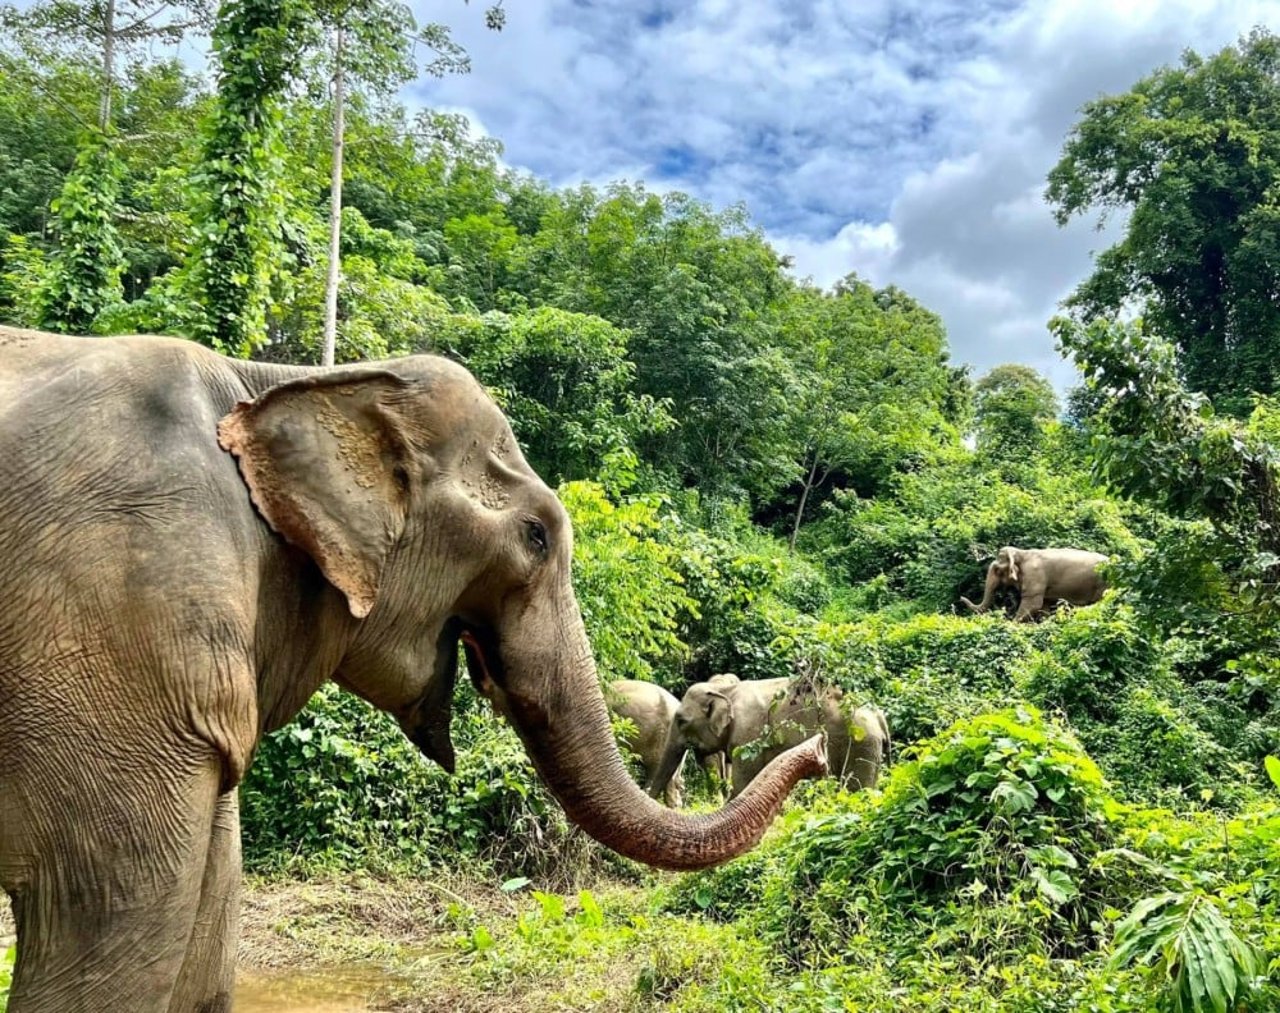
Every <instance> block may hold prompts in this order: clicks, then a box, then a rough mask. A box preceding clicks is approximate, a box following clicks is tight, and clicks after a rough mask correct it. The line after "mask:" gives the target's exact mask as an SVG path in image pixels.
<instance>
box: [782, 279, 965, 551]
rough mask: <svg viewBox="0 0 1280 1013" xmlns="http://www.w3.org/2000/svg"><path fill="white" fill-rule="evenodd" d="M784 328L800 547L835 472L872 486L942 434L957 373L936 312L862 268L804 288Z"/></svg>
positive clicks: (839, 479)
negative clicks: (815, 503) (827, 285)
mask: <svg viewBox="0 0 1280 1013" xmlns="http://www.w3.org/2000/svg"><path fill="white" fill-rule="evenodd" d="M781 330H782V336H783V340H784V341H785V342H786V345H787V348H788V358H789V359H790V362H791V365H792V369H793V371H794V376H795V381H794V384H793V386H792V388H791V390H790V391H789V393H788V401H789V403H790V409H791V410H790V412H789V418H790V422H791V427H792V433H793V438H794V439H795V441H796V444H795V445H796V455H797V461H796V473H798V475H799V495H798V498H797V501H796V505H795V509H794V511H793V519H792V523H791V537H790V545H791V546H792V548H794V546H795V542H796V538H797V536H798V534H799V532H800V525H801V523H802V522H803V521H804V517H805V512H806V509H809V508H811V507H812V497H813V496H814V494H815V493H817V492H819V491H820V490H821V489H822V487H823V486H824V485H825V484H826V483H827V482H828V480H831V481H832V484H833V485H845V486H855V487H857V488H858V489H860V490H861V491H862V492H863V493H864V494H871V495H874V494H875V493H876V492H878V491H880V490H881V489H882V488H883V486H884V485H885V483H886V482H887V480H888V478H889V476H890V475H891V474H892V473H893V471H894V470H895V469H896V468H897V467H898V466H899V465H900V464H901V462H902V461H903V460H904V459H906V458H909V457H912V456H915V455H919V454H920V453H922V452H925V453H927V452H928V450H929V448H931V447H933V446H935V445H936V444H937V443H938V440H939V437H940V435H941V434H942V433H943V432H944V431H946V430H948V429H949V427H948V425H947V422H946V419H945V415H944V409H946V408H947V407H949V402H950V400H951V399H952V396H953V392H952V389H951V388H952V385H953V373H952V372H951V370H950V369H949V368H948V367H947V365H946V362H947V352H946V340H945V337H944V334H943V330H942V322H941V320H940V319H939V318H938V317H937V315H936V314H933V313H930V312H929V311H928V310H926V309H924V307H922V306H921V305H920V304H919V303H917V302H916V301H915V300H914V299H912V298H911V297H910V296H908V295H906V293H904V292H902V291H901V290H900V289H896V288H892V287H890V288H886V289H880V290H876V289H874V288H872V287H871V286H870V285H868V284H867V283H866V282H864V281H862V280H860V279H859V278H858V277H857V276H856V275H849V276H848V277H846V278H843V279H841V280H840V281H838V282H837V283H836V284H835V286H834V288H833V289H832V291H831V292H829V293H826V292H819V291H817V290H816V289H812V288H800V289H798V290H797V292H796V293H795V295H794V296H793V297H792V299H791V301H790V304H789V305H788V308H787V310H786V311H785V313H784V315H783V321H782V327H781ZM954 438H955V437H954V433H953V435H952V439H954ZM793 488H794V487H793Z"/></svg>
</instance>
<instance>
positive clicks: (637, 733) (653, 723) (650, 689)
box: [604, 679, 684, 809]
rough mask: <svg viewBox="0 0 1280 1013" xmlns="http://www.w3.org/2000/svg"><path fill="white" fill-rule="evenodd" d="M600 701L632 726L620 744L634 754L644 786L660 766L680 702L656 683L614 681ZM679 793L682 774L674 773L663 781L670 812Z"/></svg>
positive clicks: (681, 785)
mask: <svg viewBox="0 0 1280 1013" xmlns="http://www.w3.org/2000/svg"><path fill="white" fill-rule="evenodd" d="M604 702H605V703H606V704H607V705H608V707H609V710H610V711H612V712H613V713H614V714H616V715H618V717H621V718H626V719H627V720H628V721H630V722H631V724H632V725H634V726H635V730H634V732H632V733H630V734H628V735H627V736H626V739H625V741H624V743H623V744H624V745H625V746H626V747H627V748H628V749H630V750H631V752H633V753H635V755H636V758H637V759H638V760H639V761H640V766H641V767H642V768H643V769H644V783H645V784H648V783H649V781H650V780H651V779H652V778H653V775H654V774H656V773H657V772H658V767H659V766H660V765H661V764H662V752H663V749H664V748H665V747H666V744H667V731H668V730H669V729H670V728H671V722H672V721H673V720H674V719H675V716H676V708H678V707H679V706H680V701H679V700H677V699H676V698H675V697H674V696H672V695H671V694H670V693H668V692H667V691H666V690H665V689H663V688H662V687H661V686H659V685H657V684H656V683H652V682H644V681H643V680H640V679H618V680H616V681H614V682H611V683H609V685H608V686H606V687H605V691H604ZM683 793H684V775H683V773H681V771H679V770H677V771H676V772H675V774H674V775H672V777H671V779H670V780H669V781H668V782H667V786H666V791H665V792H664V795H663V797H664V800H665V801H666V803H667V805H669V806H670V807H671V808H672V809H679V808H680V804H681V802H682V801H683Z"/></svg>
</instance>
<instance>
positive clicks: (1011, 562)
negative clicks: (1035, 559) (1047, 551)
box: [960, 545, 1022, 612]
mask: <svg viewBox="0 0 1280 1013" xmlns="http://www.w3.org/2000/svg"><path fill="white" fill-rule="evenodd" d="M1021 554H1022V550H1021V549H1017V548H1014V547H1013V546H1012V545H1006V546H1005V547H1004V548H1002V549H1001V550H1000V551H999V552H997V553H996V558H995V559H993V560H992V561H991V565H990V566H988V567H987V583H986V586H985V587H984V589H983V592H982V601H981V602H979V603H978V604H977V605H975V604H974V603H973V602H971V601H970V600H969V599H968V598H963V597H962V598H961V599H960V600H961V601H962V602H963V603H964V604H965V605H966V606H967V607H968V608H970V609H972V610H973V611H974V612H986V611H987V609H989V608H991V603H992V602H993V601H994V600H995V596H996V592H997V591H999V590H1000V589H1001V588H1004V587H1017V586H1018V582H1019V581H1020V580H1021V579H1022V577H1021V573H1020V568H1021V562H1020V556H1021Z"/></svg>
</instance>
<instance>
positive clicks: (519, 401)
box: [450, 307, 674, 492]
mask: <svg viewBox="0 0 1280 1013" xmlns="http://www.w3.org/2000/svg"><path fill="white" fill-rule="evenodd" d="M466 323H474V324H477V326H471V327H467V326H457V327H455V329H454V330H453V332H452V334H451V336H450V337H451V339H452V340H451V342H450V343H451V344H452V346H453V347H452V348H451V349H450V350H451V351H452V352H454V353H456V354H457V356H458V357H459V358H460V359H461V360H462V361H463V362H464V363H465V364H466V365H467V367H468V368H469V369H471V370H472V372H474V373H475V374H476V376H477V377H479V378H480V380H481V381H482V382H484V383H485V384H487V385H488V386H489V387H490V389H491V390H493V391H494V393H495V394H496V395H497V399H498V402H499V403H500V404H501V405H502V407H503V409H504V410H505V411H506V412H507V414H508V416H509V417H510V418H511V419H512V422H513V426H514V428H515V432H516V436H517V437H518V438H519V440H520V445H521V447H522V448H523V449H524V452H525V456H526V457H527V458H528V460H529V463H530V464H531V465H532V466H533V468H534V470H535V471H537V472H538V474H540V475H542V476H543V478H544V479H546V480H547V481H549V482H550V481H563V480H581V479H586V478H594V477H596V476H599V475H601V474H602V473H605V474H606V475H607V476H608V477H610V478H613V479H614V480H615V485H617V486H620V487H617V488H615V491H619V492H620V491H625V488H624V487H626V486H630V485H631V484H632V483H633V482H634V479H635V468H636V464H637V458H636V452H635V448H636V447H637V446H638V445H639V443H640V442H641V441H642V440H643V439H645V438H647V437H650V436H654V435H657V434H660V433H662V432H665V431H666V430H668V429H670V428H671V427H672V425H674V420H673V419H672V418H671V416H670V415H669V414H668V413H667V411H666V408H665V406H664V405H662V404H659V403H657V402H655V401H654V400H653V399H652V398H651V397H649V396H648V395H637V394H635V393H634V391H633V384H634V379H635V366H634V364H632V363H631V362H630V361H629V360H628V359H627V357H626V353H627V337H628V336H627V334H626V332H624V331H620V330H618V329H617V328H615V327H614V326H613V325H612V324H610V323H609V322H608V321H606V320H602V319H600V318H599V317H593V316H587V315H584V314H580V313H566V312H564V311H563V310H557V309H552V308H550V307H542V308H539V309H537V310H533V311H532V312H529V313H520V314H516V315H514V316H510V317H508V316H506V315H504V314H501V313H496V312H494V313H487V314H485V316H484V317H482V318H481V320H480V321H475V320H474V318H471V319H467V318H463V319H462V320H460V321H459V324H460V325H462V324H466Z"/></svg>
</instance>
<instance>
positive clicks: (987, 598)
mask: <svg viewBox="0 0 1280 1013" xmlns="http://www.w3.org/2000/svg"><path fill="white" fill-rule="evenodd" d="M999 587H1000V577H999V575H998V574H997V573H996V571H995V567H994V566H990V567H988V568H987V584H986V587H985V588H984V589H983V592H982V601H981V602H979V603H978V604H977V605H975V604H974V603H973V602H971V601H970V600H969V599H968V598H965V597H964V596H963V595H962V596H961V597H960V601H961V602H963V603H964V605H965V606H966V607H967V608H969V609H970V610H972V611H974V612H977V613H979V614H981V613H983V612H986V611H987V610H988V609H989V608H991V603H992V602H994V601H995V598H996V591H997V590H998V589H999Z"/></svg>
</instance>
